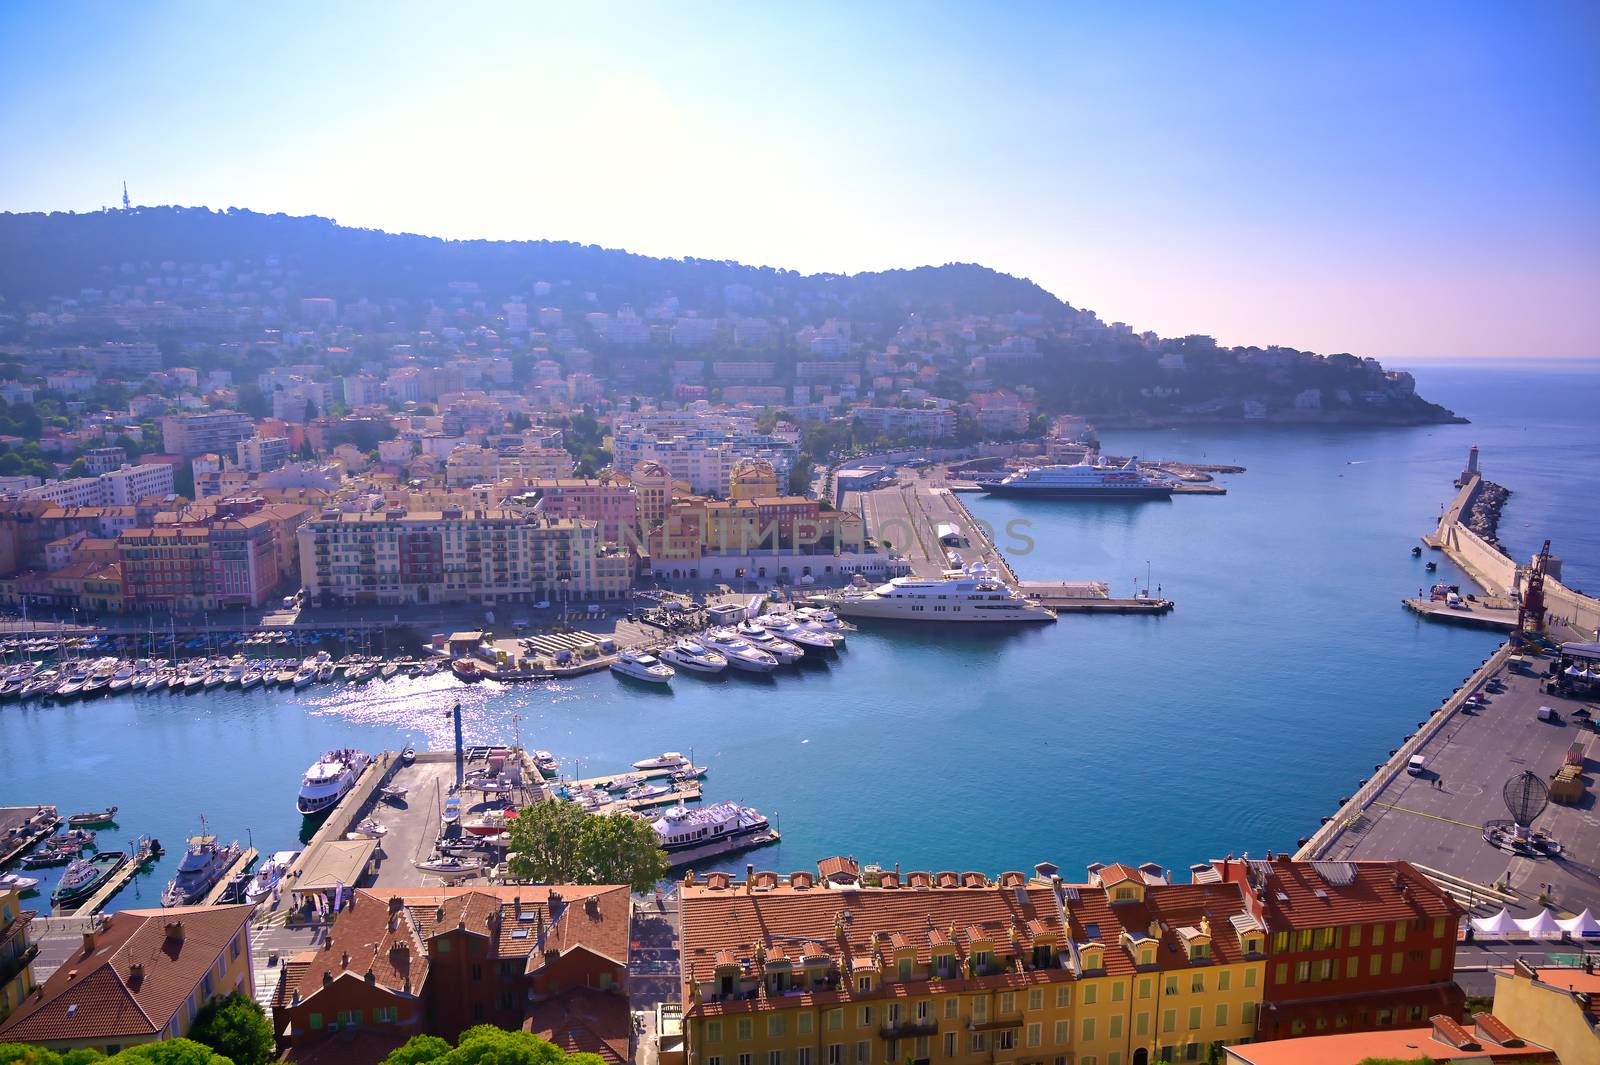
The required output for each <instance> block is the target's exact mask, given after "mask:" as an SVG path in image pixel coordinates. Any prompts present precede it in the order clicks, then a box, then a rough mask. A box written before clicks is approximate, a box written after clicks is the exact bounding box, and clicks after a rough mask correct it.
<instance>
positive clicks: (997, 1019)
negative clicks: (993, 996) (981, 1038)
mask: <svg viewBox="0 0 1600 1065" xmlns="http://www.w3.org/2000/svg"><path fill="white" fill-rule="evenodd" d="M968 1027H970V1028H971V1029H972V1030H973V1031H974V1032H999V1031H1004V1030H1005V1029H1007V1028H1021V1027H1022V1014H1020V1013H997V1014H995V1015H994V1016H993V1017H990V1018H989V1019H988V1020H986V1021H978V1022H975V1023H973V1024H971V1025H969V1026H968Z"/></svg>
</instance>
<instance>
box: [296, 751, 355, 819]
mask: <svg viewBox="0 0 1600 1065" xmlns="http://www.w3.org/2000/svg"><path fill="white" fill-rule="evenodd" d="M371 761H372V757H371V755H368V754H367V753H366V752H364V751H358V750H356V749H355V748H354V747H341V748H340V749H339V750H336V751H329V752H328V753H327V754H325V755H323V756H322V757H321V758H318V759H317V760H316V762H315V763H313V764H312V766H311V768H310V769H307V770H306V775H305V778H304V779H302V780H301V781H300V797H299V802H298V805H299V807H300V812H301V813H302V814H304V815H305V816H307V817H310V816H311V815H312V814H320V813H322V812H323V811H324V810H328V809H331V808H332V807H333V806H334V805H335V804H337V803H338V801H339V800H340V799H342V798H344V795H345V792H347V791H349V790H350V789H351V788H352V787H354V786H355V783H356V780H357V779H358V778H359V777H360V776H361V773H362V771H363V770H365V769H366V768H367V765H368V763H370V762H371Z"/></svg>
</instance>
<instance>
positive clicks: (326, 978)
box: [322, 969, 333, 987]
mask: <svg viewBox="0 0 1600 1065" xmlns="http://www.w3.org/2000/svg"><path fill="white" fill-rule="evenodd" d="M331 983H333V974H332V973H330V972H328V971H327V970H326V969H324V970H323V971H322V986H323V987H327V986H328V985H329V984H331Z"/></svg>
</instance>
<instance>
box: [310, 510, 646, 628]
mask: <svg viewBox="0 0 1600 1065" xmlns="http://www.w3.org/2000/svg"><path fill="white" fill-rule="evenodd" d="M299 537H300V579H301V584H302V585H303V587H304V588H305V592H306V595H307V596H308V597H310V598H311V599H312V600H314V601H317V602H322V603H324V604H328V605H332V604H353V605H363V604H382V605H396V606H398V605H419V604H427V603H465V602H474V603H477V602H481V603H531V602H538V601H540V600H555V599H558V598H564V599H586V600H592V599H619V598H622V597H623V596H624V595H626V594H627V592H628V590H629V589H630V588H631V587H632V565H631V561H630V559H629V556H628V555H627V554H626V553H625V552H623V551H620V550H615V549H611V548H608V547H607V546H606V545H605V544H604V543H603V541H602V540H601V538H600V536H599V532H598V530H597V528H596V527H595V525H594V524H593V523H591V522H584V521H572V520H566V519H550V518H545V517H541V516H540V515H538V514H531V515H530V514H525V513H523V512H521V511H516V510H500V509H489V508H482V509H466V508H461V507H447V508H445V509H443V510H438V511H407V510H406V509H404V508H402V507H398V506H397V507H391V508H388V509H386V510H381V511H368V512H361V513H343V512H340V511H336V510H326V511H323V513H322V514H321V516H320V517H316V518H312V519H311V520H309V521H307V522H306V523H305V524H304V525H302V526H301V527H300V531H299Z"/></svg>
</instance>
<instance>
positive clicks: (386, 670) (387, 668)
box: [378, 662, 400, 680]
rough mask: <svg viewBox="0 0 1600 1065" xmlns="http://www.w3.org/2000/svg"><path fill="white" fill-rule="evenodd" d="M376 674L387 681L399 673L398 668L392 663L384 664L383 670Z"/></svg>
mask: <svg viewBox="0 0 1600 1065" xmlns="http://www.w3.org/2000/svg"><path fill="white" fill-rule="evenodd" d="M378 672H379V673H381V674H382V675H383V679H384V680H388V679H389V678H390V677H392V676H394V675H395V674H396V673H398V672H400V667H399V666H397V665H395V664H394V663H393V662H385V663H384V666H383V668H382V669H380V670H379V671H378Z"/></svg>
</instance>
